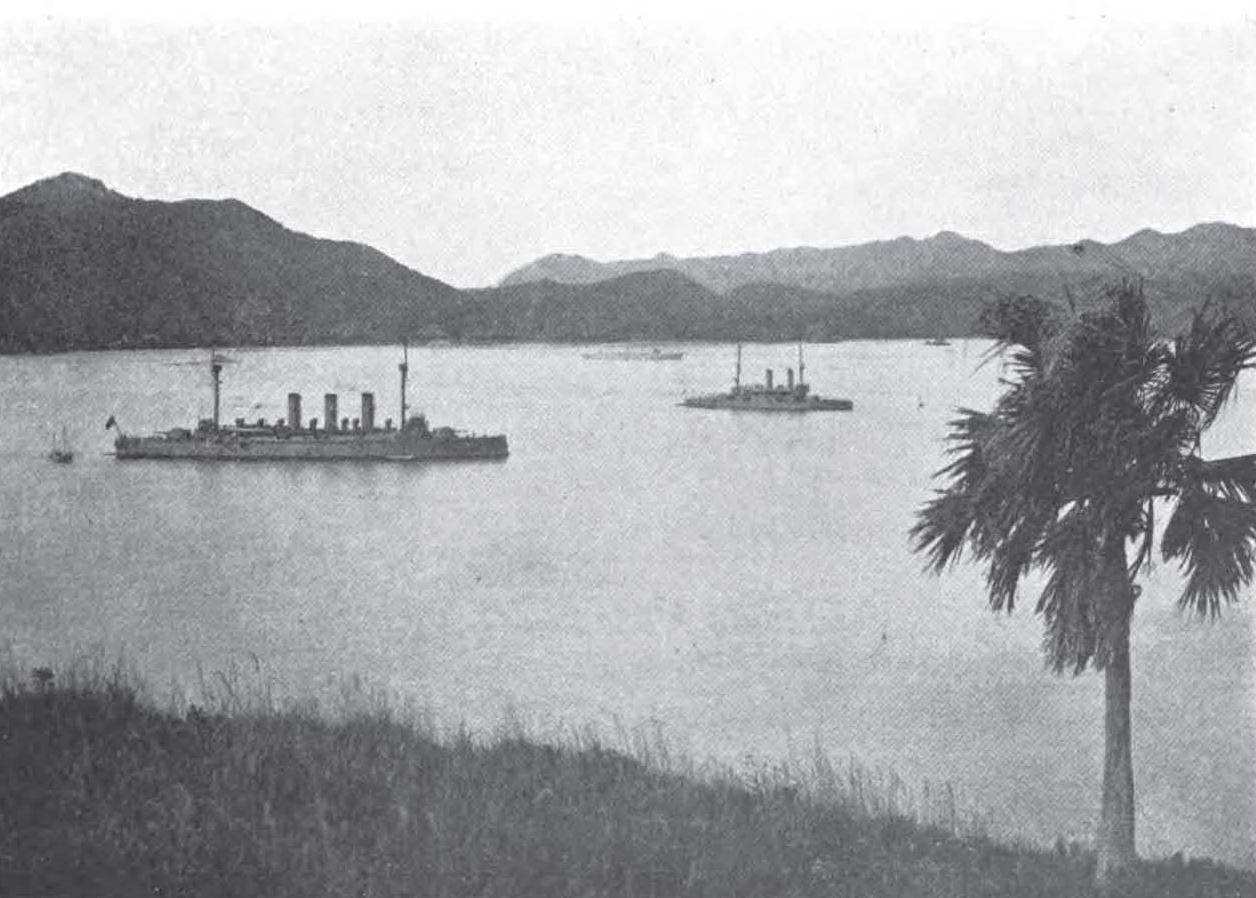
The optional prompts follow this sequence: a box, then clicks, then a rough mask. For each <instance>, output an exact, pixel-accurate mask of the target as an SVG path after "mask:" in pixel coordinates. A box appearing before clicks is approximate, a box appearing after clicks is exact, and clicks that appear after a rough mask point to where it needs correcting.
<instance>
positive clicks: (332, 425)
mask: <svg viewBox="0 0 1256 898" xmlns="http://www.w3.org/2000/svg"><path fill="white" fill-rule="evenodd" d="M339 420H340V419H339V418H338V417H336V394H335V393H324V394H323V426H324V427H326V428H327V429H328V430H332V431H334V430H335V429H336V422H337V421H339Z"/></svg>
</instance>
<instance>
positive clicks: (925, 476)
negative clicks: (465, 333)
mask: <svg viewBox="0 0 1256 898" xmlns="http://www.w3.org/2000/svg"><path fill="white" fill-rule="evenodd" d="M686 349H687V354H686V357H685V359H684V360H683V361H681V362H666V363H650V362H623V361H592V360H586V359H583V358H582V357H581V350H580V349H579V348H574V347H548V346H531V347H510V348H482V349H465V348H440V349H423V350H419V351H417V352H415V353H413V354H412V356H411V391H412V394H411V395H412V397H413V403H414V404H415V405H416V406H417V407H420V408H422V409H424V410H425V411H426V412H427V414H428V416H429V418H430V419H431V420H432V421H433V423H436V424H450V425H453V426H458V427H462V428H466V429H470V430H477V431H481V432H485V431H488V432H497V431H502V432H505V433H507V434H508V435H509V437H510V443H511V449H512V455H511V457H510V459H509V460H508V461H506V462H504V463H480V464H446V465H435V466H429V467H415V466H399V465H387V464H379V465H373V464H363V465H348V466H331V465H288V466H284V465H273V464H268V463H244V464H223V465H208V464H201V465H198V464H195V463H190V464H188V463H185V464H164V463H151V462H148V463H145V462H137V463H126V464H123V463H118V462H116V461H114V460H113V459H112V458H110V457H108V456H107V455H105V454H104V453H106V452H107V451H108V450H109V449H110V448H111V442H110V439H111V434H106V433H105V432H104V430H103V429H102V428H103V424H104V421H105V419H106V417H108V415H110V414H114V415H116V416H117V418H118V420H119V422H121V424H122V426H123V427H125V428H126V429H128V430H130V431H146V430H148V429H155V428H160V427H165V426H170V425H172V424H176V423H187V424H190V423H192V422H193V421H194V420H195V419H196V418H197V417H198V416H203V415H207V414H208V413H209V406H210V401H209V376H208V372H207V370H206V367H205V365H204V364H203V362H204V358H205V353H203V352H202V353H194V352H177V351H160V352H129V353H98V354H76V355H64V356H54V357H44V358H0V418H2V420H3V421H4V427H3V429H2V430H0V475H2V476H0V616H2V618H0V619H2V620H3V632H2V634H0V636H2V637H3V638H4V639H6V640H7V641H8V643H9V645H10V647H11V651H12V652H13V653H14V654H15V655H16V656H17V657H18V658H19V659H21V660H22V661H23V663H26V662H33V661H35V660H45V659H49V658H63V657H67V656H69V655H70V654H72V653H73V652H74V651H77V650H80V649H83V648H85V647H102V646H103V647H104V648H105V649H106V650H107V651H109V652H114V651H117V650H118V649H122V650H124V651H125V653H126V656H127V657H128V658H129V659H130V660H131V661H133V662H134V663H135V665H136V666H137V667H139V668H140V670H141V671H143V672H144V673H145V675H146V676H147V678H148V680H149V682H150V683H152V684H154V685H155V686H157V687H158V690H159V691H160V690H161V689H162V688H164V685H165V684H166V683H169V682H170V681H172V680H174V681H178V682H181V683H185V684H192V683H194V681H195V676H196V670H197V668H198V665H199V666H200V667H201V668H203V669H205V670H208V671H214V670H222V669H225V668H227V667H229V666H230V665H232V664H240V663H242V662H243V661H244V660H245V659H248V658H249V657H250V656H251V655H255V656H256V657H257V658H258V659H260V661H261V663H262V665H263V669H264V670H265V671H266V672H267V674H268V675H269V676H270V677H272V678H273V681H274V683H275V687H276V688H277V689H279V690H280V691H283V692H286V693H289V694H294V695H301V694H307V693H308V694H317V693H319V692H320V691H321V690H325V689H328V688H330V687H331V686H333V685H334V684H335V683H336V682H337V680H338V679H339V678H341V677H345V676H349V675H352V674H361V675H363V676H364V677H366V678H367V679H368V680H370V681H372V682H374V683H379V684H385V685H387V686H388V687H389V688H391V689H393V690H396V691H398V692H400V693H402V694H404V695H406V696H410V697H413V698H414V699H416V700H417V701H419V702H422V703H425V704H426V705H428V706H429V707H431V708H432V709H434V711H435V712H436V714H437V715H438V717H439V718H440V719H442V720H444V721H447V722H455V723H456V722H458V721H465V722H466V723H467V724H469V725H470V726H472V727H474V728H484V729H490V728H492V727H494V726H496V725H498V724H500V723H501V722H502V720H503V719H504V717H505V715H506V714H507V713H514V714H517V715H519V716H521V717H523V718H524V719H525V720H532V721H567V722H570V723H572V724H577V725H579V724H586V723H593V724H596V725H599V726H614V725H620V726H626V727H629V728H631V727H635V726H639V725H645V724H650V723H651V722H654V721H657V722H658V723H659V724H661V726H662V728H663V731H664V733H665V734H666V736H667V737H668V739H669V741H670V742H671V743H672V744H673V745H676V746H678V747H679V748H681V749H683V750H684V751H686V752H687V753H689V754H690V755H693V756H696V757H697V758H699V759H700V758H703V757H707V756H714V757H717V758H719V759H722V760H725V761H730V762H734V763H741V761H742V760H743V759H744V758H745V757H746V756H747V755H749V756H753V757H757V758H767V759H773V758H786V757H798V756H802V755H806V754H807V753H808V752H809V751H810V750H811V748H812V746H813V744H814V743H815V741H816V740H817V739H818V740H819V742H820V743H821V744H822V745H823V746H824V747H825V748H826V749H827V750H828V751H829V752H830V753H832V754H833V755H835V756H836V757H838V758H839V759H840V758H843V757H845V756H846V755H847V754H853V755H854V756H855V757H857V758H860V759H863V760H864V761H866V762H868V763H870V764H872V765H886V766H892V767H893V768H895V769H896V770H897V771H898V772H899V773H900V774H901V775H902V776H903V777H904V778H905V779H906V780H908V781H909V782H913V783H919V782H921V781H923V780H925V779H930V780H933V781H936V780H939V779H943V778H945V779H950V780H952V781H953V782H954V783H955V784H956V785H957V786H958V787H959V788H960V790H961V792H962V794H964V795H966V796H968V797H969V798H970V799H971V800H973V801H974V802H976V803H978V804H980V805H981V806H983V807H984V808H986V809H988V810H989V811H990V812H991V813H992V814H993V816H994V818H995V820H996V824H997V825H998V826H999V828H1000V829H1002V830H1004V831H1009V830H1010V831H1012V832H1015V833H1019V834H1021V835H1023V836H1025V837H1028V838H1034V839H1045V840H1053V839H1054V838H1055V836H1057V835H1063V836H1065V837H1067V838H1078V839H1085V838H1087V837H1088V835H1089V833H1090V832H1091V830H1092V820H1093V819H1094V817H1095V815H1096V810H1097V802H1098V795H1099V778H1100V769H1099V763H1100V758H1101V753H1102V695H1101V682H1100V679H1101V678H1100V677H1098V676H1096V675H1094V674H1088V675H1085V676H1082V677H1080V678H1076V679H1075V678H1072V677H1063V678H1061V677H1056V676H1053V675H1051V674H1049V673H1048V672H1046V671H1045V670H1044V669H1043V665H1042V662H1041V660H1040V657H1041V656H1040V654H1039V639H1040V623H1039V621H1038V620H1037V619H1036V618H1034V617H1033V616H1032V614H1029V613H1023V612H1018V613H1017V614H1015V615H1013V616H1011V617H1005V616H1004V617H1000V616H995V615H992V614H990V613H989V612H987V611H986V610H985V608H984V600H983V592H982V588H981V576H980V573H979V572H978V571H976V570H974V569H972V568H968V567H964V566H961V567H960V568H958V569H957V570H956V571H955V572H954V573H952V574H949V575H947V576H944V577H941V578H936V577H930V576H926V575H924V574H922V573H921V572H920V563H919V560H918V559H917V558H915V557H913V556H912V555H911V554H910V552H909V550H908V543H907V537H906V531H907V529H908V528H909V526H910V525H911V522H912V515H913V511H914V509H915V508H916V507H917V506H918V505H919V504H920V502H921V501H922V500H923V499H924V498H926V496H927V495H928V490H929V475H930V473H931V472H932V471H933V470H935V469H936V468H937V467H939V465H940V463H941V460H942V454H941V449H942V447H941V436H942V434H943V433H944V425H945V422H946V420H947V419H948V416H949V414H950V411H951V410H952V409H953V408H954V407H955V406H957V405H962V404H976V405H979V406H986V405H988V404H989V403H990V401H991V400H992V398H993V396H994V395H995V387H996V384H995V380H996V378H997V366H996V365H988V366H986V367H984V368H981V369H980V370H977V363H978V361H979V360H980V351H979V350H980V347H979V346H978V345H977V344H976V343H973V344H970V345H968V346H964V345H961V344H955V345H952V346H950V347H945V348H934V347H926V346H923V345H921V344H920V343H917V342H868V343H849V344H842V345H836V346H815V347H811V348H810V349H809V354H808V359H807V362H808V375H809V380H810V381H811V382H812V383H813V385H814V387H815V389H816V390H817V392H820V393H822V394H825V395H837V396H848V397H850V398H852V399H853V400H854V401H855V407H856V411H855V412H854V413H852V414H831V415H823V414H820V415H811V416H801V417H785V418H780V417H764V416H754V415H736V414H729V413H720V412H714V411H701V410H695V409H684V408H680V407H677V406H676V404H675V403H676V401H677V400H678V399H680V398H681V397H682V396H683V395H685V394H686V393H687V392H688V393H693V392H705V391H710V390H712V389H722V388H724V386H725V385H726V384H727V383H728V382H729V380H730V378H731V373H732V372H731V368H732V352H731V349H730V348H729V347H723V346H690V347H686ZM233 355H234V357H235V358H236V359H237V364H234V365H230V366H228V367H227V369H226V371H225V373H224V389H223V394H224V396H223V406H224V418H228V419H229V418H234V417H236V416H237V415H239V416H248V417H249V418H256V417H259V416H264V417H266V418H268V419H274V418H278V417H282V416H283V415H284V414H285V413H286V409H285V407H284V403H285V397H286V394H287V392H288V390H290V389H292V390H297V391H299V392H301V393H302V394H304V396H305V407H306V415H307V416H309V415H321V410H322V409H321V406H322V399H321V397H322V394H323V392H325V391H328V390H334V391H337V392H339V393H340V394H341V409H342V414H349V415H350V416H352V415H355V414H356V413H357V412H356V405H357V400H356V396H355V395H353V394H355V392H356V391H359V390H362V389H374V390H375V393H376V397H377V404H378V406H379V408H380V410H381V417H382V416H384V415H393V416H395V415H396V411H395V409H396V405H397V383H396V362H397V361H398V359H397V352H396V350H395V349H394V348H391V347H378V348H342V349H308V350H302V349H276V350H254V351H249V350H245V351H237V352H235V353H233ZM186 362H192V363H193V364H179V363H186ZM793 362H794V350H793V348H792V347H789V346H774V347H773V346H754V347H747V349H746V353H745V370H746V371H747V372H748V373H749V374H750V376H751V377H753V378H754V379H758V378H759V377H761V372H762V369H763V368H764V367H765V366H768V365H771V366H773V367H774V368H776V370H777V376H778V377H783V374H784V370H783V369H784V367H785V366H786V365H789V364H793ZM1245 386H1246V389H1245V390H1244V391H1243V392H1242V393H1241V395H1240V397H1239V402H1238V403H1237V404H1236V405H1234V406H1233V407H1232V408H1231V410H1230V413H1229V414H1228V416H1227V417H1226V418H1225V419H1223V420H1222V421H1221V422H1220V424H1219V425H1218V428H1217V433H1216V435H1215V439H1214V440H1213V441H1212V442H1213V445H1212V446H1211V447H1209V448H1210V449H1211V451H1212V452H1214V453H1217V454H1220V453H1229V452H1239V451H1247V452H1250V451H1252V448H1251V446H1252V443H1251V440H1252V436H1251V435H1252V426H1251V425H1252V422H1253V421H1256V382H1249V383H1247V384H1246V385H1245ZM63 423H64V424H66V425H67V426H68V427H69V429H70V432H71V437H72V439H73V441H74V443H75V445H76V448H77V449H78V451H79V458H78V460H77V461H76V463H75V464H74V465H71V466H64V467H63V466H56V465H52V464H50V463H49V462H47V461H46V460H45V458H44V455H45V453H46V451H47V448H48V443H49V438H50V437H49V435H50V433H51V431H52V430H53V429H54V428H55V427H59V426H60V425H61V424H63ZM1179 583H1180V581H1179V579H1178V576H1177V574H1176V572H1175V571H1174V570H1172V569H1168V568H1165V567H1163V566H1161V567H1159V568H1158V569H1157V572H1156V575H1155V577H1154V579H1153V580H1152V582H1151V583H1150V585H1149V587H1148V588H1147V590H1146V591H1145V593H1144V597H1143V599H1142V600H1141V602H1140V607H1139V611H1138V614H1137V617H1136V622H1135V636H1134V640H1135V643H1134V653H1135V655H1134V694H1135V708H1134V726H1135V746H1134V751H1135V769H1136V776H1137V788H1138V799H1139V802H1140V804H1139V827H1140V829H1139V839H1140V848H1141V850H1142V851H1144V852H1146V853H1150V854H1163V853H1167V852H1170V851H1173V850H1177V849H1182V850H1185V851H1186V852H1188V853H1190V854H1209V855H1213V856H1218V857H1221V858H1224V859H1226V860H1229V861H1231V862H1237V863H1243V864H1246V865H1249V866H1256V848H1254V847H1253V843H1254V842H1256V824H1254V822H1253V817H1254V816H1256V800H1254V798H1253V792H1252V784H1253V783H1254V782H1256V753H1254V750H1253V746H1254V745H1256V723H1254V717H1256V706H1254V699H1256V670H1254V668H1253V654H1252V650H1253V627H1252V623H1253V617H1252V608H1251V605H1250V601H1249V602H1248V603H1247V604H1245V605H1243V606H1242V607H1238V608H1233V609H1231V610H1229V611H1228V612H1227V614H1226V617H1225V619H1224V620H1223V621H1222V622H1221V623H1219V624H1216V625H1211V626H1210V625H1205V624H1199V623H1196V622H1193V621H1190V620H1185V619H1182V618H1181V617H1179V615H1178V614H1177V612H1176V611H1175V610H1174V607H1173V598H1174V597H1175V596H1176V592H1177V589H1178V586H1179ZM1249 598H1250V596H1249ZM1026 604H1028V605H1030V606H1032V602H1028V601H1027V602H1026Z"/></svg>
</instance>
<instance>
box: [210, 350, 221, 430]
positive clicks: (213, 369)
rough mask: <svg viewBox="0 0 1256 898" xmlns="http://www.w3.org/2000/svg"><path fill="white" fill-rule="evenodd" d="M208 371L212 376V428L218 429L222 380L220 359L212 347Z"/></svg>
mask: <svg viewBox="0 0 1256 898" xmlns="http://www.w3.org/2000/svg"><path fill="white" fill-rule="evenodd" d="M209 373H210V374H211V375H212V376H213V378H214V430H217V429H218V397H219V391H220V387H221V383H220V382H221V380H222V359H220V358H219V357H218V353H216V352H215V351H214V350H213V349H211V350H210V351H209Z"/></svg>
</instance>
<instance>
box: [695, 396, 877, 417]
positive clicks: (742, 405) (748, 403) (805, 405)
mask: <svg viewBox="0 0 1256 898" xmlns="http://www.w3.org/2000/svg"><path fill="white" fill-rule="evenodd" d="M680 405H682V406H684V407H685V408H704V409H716V410H719V411H731V412H776V413H784V414H795V415H797V414H802V413H803V412H849V411H853V410H854V408H855V404H854V403H853V402H851V401H850V400H848V399H820V400H813V401H810V402H793V401H789V400H783V401H772V400H769V401H767V402H756V401H754V400H739V399H729V398H726V397H723V396H710V397H709V396H695V397H694V398H692V399H686V400H684V401H683V402H681V403H680Z"/></svg>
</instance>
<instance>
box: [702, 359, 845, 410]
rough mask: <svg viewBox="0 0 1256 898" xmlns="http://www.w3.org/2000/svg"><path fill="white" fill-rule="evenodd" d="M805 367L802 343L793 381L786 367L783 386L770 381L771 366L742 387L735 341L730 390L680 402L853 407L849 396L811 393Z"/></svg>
mask: <svg viewBox="0 0 1256 898" xmlns="http://www.w3.org/2000/svg"><path fill="white" fill-rule="evenodd" d="M805 370H806V366H805V365H804V363H803V360H802V344H801V343H799V344H798V381H797V383H795V382H794V369H793V368H786V369H785V373H786V382H785V385H784V386H781V385H774V384H773V383H772V369H771V368H769V369H767V373H766V376H765V378H764V382H763V383H762V384H752V385H751V386H742V383H741V344H740V343H738V344H737V369H736V372H735V374H734V375H733V389H732V390H731V391H730V392H728V393H712V394H709V395H706V396H691V397H689V398H688V399H685V400H683V401H682V402H681V403H680V404H681V405H683V406H687V407H688V408H718V409H731V410H733V411H748V412H848V411H850V410H851V409H853V408H854V407H855V404H854V403H853V402H851V401H850V400H849V399H826V398H825V397H823V396H813V395H811V387H810V386H808V384H807V382H806V380H805V379H804V372H805Z"/></svg>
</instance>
